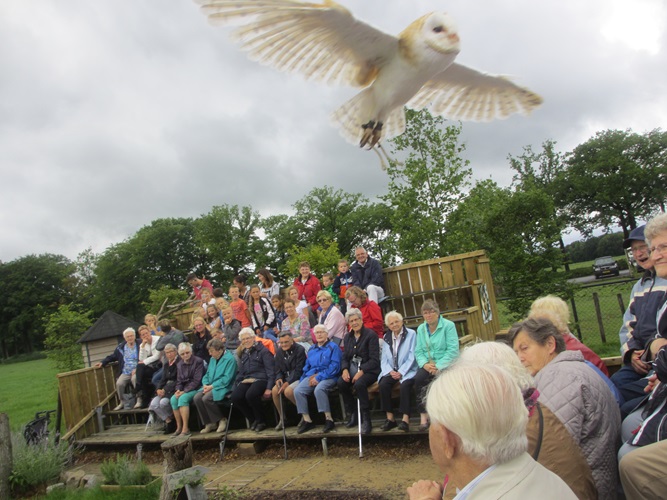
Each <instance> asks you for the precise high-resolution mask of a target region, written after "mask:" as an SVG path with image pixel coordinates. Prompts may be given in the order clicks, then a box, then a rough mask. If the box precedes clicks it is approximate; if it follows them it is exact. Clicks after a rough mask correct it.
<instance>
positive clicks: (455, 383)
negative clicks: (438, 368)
mask: <svg viewBox="0 0 667 500" xmlns="http://www.w3.org/2000/svg"><path fill="white" fill-rule="evenodd" d="M426 410H427V412H428V414H429V417H430V419H431V421H432V422H434V423H437V424H440V425H442V426H443V427H445V428H446V429H447V430H448V431H450V432H452V433H454V434H455V435H456V436H458V439H459V441H460V443H461V452H462V453H463V454H465V455H466V456H468V457H469V458H471V459H473V460H476V461H480V462H484V463H486V464H489V465H491V464H496V463H499V464H502V463H505V462H508V461H509V460H512V459H514V458H516V457H517V456H519V455H520V454H521V453H523V452H525V451H526V449H527V447H528V439H527V438H526V425H527V423H528V410H527V409H526V406H525V405H524V402H523V396H522V395H521V391H520V390H519V387H518V386H517V384H516V382H515V381H514V379H513V378H512V376H511V375H510V374H509V373H507V371H506V370H504V369H503V368H500V367H498V366H486V365H483V364H479V363H470V362H465V361H457V362H455V363H454V364H452V365H450V367H449V368H448V369H446V370H444V371H442V372H441V373H440V375H438V377H437V378H436V379H435V380H434V381H433V383H432V384H431V386H430V387H429V390H428V395H427V399H426Z"/></svg>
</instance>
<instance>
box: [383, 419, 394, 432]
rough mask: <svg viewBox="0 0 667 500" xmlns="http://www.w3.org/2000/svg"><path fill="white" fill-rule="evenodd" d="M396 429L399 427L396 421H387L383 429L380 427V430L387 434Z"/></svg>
mask: <svg viewBox="0 0 667 500" xmlns="http://www.w3.org/2000/svg"><path fill="white" fill-rule="evenodd" d="M396 427H398V424H397V423H396V420H389V419H387V420H385V421H384V424H382V427H380V429H382V430H383V431H384V432H387V431H390V430H392V429H395V428H396Z"/></svg>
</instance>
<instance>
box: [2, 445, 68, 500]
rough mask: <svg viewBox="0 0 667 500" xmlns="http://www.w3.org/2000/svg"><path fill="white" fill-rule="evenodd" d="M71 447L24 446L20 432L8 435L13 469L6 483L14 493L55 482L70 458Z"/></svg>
mask: <svg viewBox="0 0 667 500" xmlns="http://www.w3.org/2000/svg"><path fill="white" fill-rule="evenodd" d="M73 454H74V447H73V446H72V445H70V444H69V443H67V442H66V441H61V442H60V443H58V444H55V442H54V441H48V442H45V443H43V444H39V445H28V444H27V443H26V441H25V439H24V438H23V433H22V432H20V433H16V432H13V433H12V457H13V466H12V472H11V475H10V483H11V487H12V490H13V491H14V493H15V494H20V493H23V492H26V491H29V490H32V489H34V488H36V487H38V486H41V485H45V484H48V483H49V482H50V481H53V480H54V479H57V478H58V477H59V476H60V473H61V472H62V471H63V470H64V469H65V467H66V466H67V464H68V463H69V462H70V460H71V459H72V455H73Z"/></svg>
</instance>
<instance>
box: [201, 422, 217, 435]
mask: <svg viewBox="0 0 667 500" xmlns="http://www.w3.org/2000/svg"><path fill="white" fill-rule="evenodd" d="M215 427H216V426H215V424H206V427H204V428H203V429H202V430H201V431H199V433H200V434H208V433H209V432H213V430H214V429H215Z"/></svg>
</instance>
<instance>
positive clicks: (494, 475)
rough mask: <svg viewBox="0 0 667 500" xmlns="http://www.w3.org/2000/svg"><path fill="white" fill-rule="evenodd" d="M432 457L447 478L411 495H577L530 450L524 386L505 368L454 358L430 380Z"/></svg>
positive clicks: (424, 483)
mask: <svg viewBox="0 0 667 500" xmlns="http://www.w3.org/2000/svg"><path fill="white" fill-rule="evenodd" d="M426 405H427V408H428V413H429V415H430V416H431V419H432V425H431V428H430V430H429V441H430V444H431V454H432V455H433V461H434V462H435V463H436V464H437V465H438V468H439V469H440V470H441V471H442V473H443V474H444V475H446V476H445V477H446V479H445V483H444V484H443V483H442V482H436V481H427V480H422V481H418V482H416V483H414V484H413V485H412V486H411V487H410V488H408V496H409V498H411V499H419V500H425V499H434V500H435V499H440V498H444V497H445V494H446V493H448V492H447V490H450V491H452V492H454V491H459V490H460V492H459V494H458V495H457V497H456V498H469V499H473V498H476V499H480V498H482V499H487V498H492V499H495V498H507V499H510V498H530V499H532V498H549V499H556V498H557V499H559V500H561V499H562V500H565V499H568V500H569V499H572V500H574V499H575V498H577V497H576V496H575V495H574V493H572V491H571V490H570V488H568V487H567V485H566V484H565V483H564V482H563V480H562V479H560V478H559V477H558V476H556V475H555V474H554V473H553V472H550V471H548V470H547V469H545V468H544V467H543V466H542V465H540V464H539V463H537V462H535V460H533V459H532V458H531V457H530V455H528V453H526V423H527V421H528V411H527V410H526V407H525V405H524V402H523V398H522V397H521V391H519V388H518V387H517V385H516V382H515V381H514V380H513V379H512V377H511V376H510V375H509V374H508V373H507V372H506V371H505V370H503V369H502V368H499V367H497V366H486V365H483V364H479V363H477V362H475V363H463V362H458V363H454V364H453V365H452V366H451V367H449V368H448V369H446V370H444V371H443V372H442V373H441V374H440V375H439V376H438V378H436V379H435V381H434V382H433V383H432V384H431V386H430V388H429V391H428V397H427V403H426Z"/></svg>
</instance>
